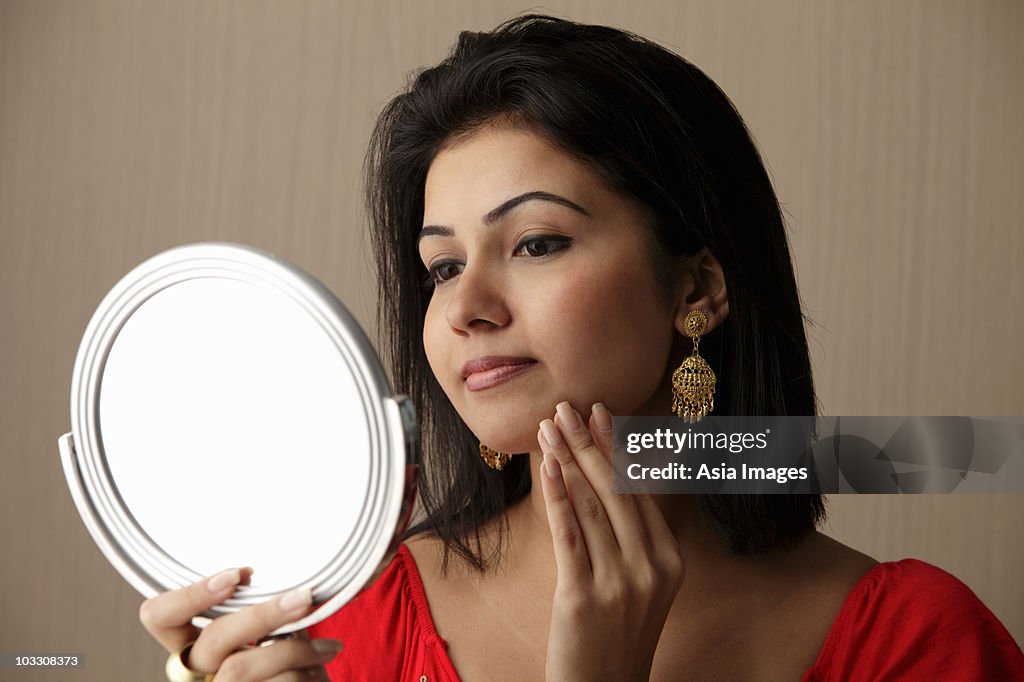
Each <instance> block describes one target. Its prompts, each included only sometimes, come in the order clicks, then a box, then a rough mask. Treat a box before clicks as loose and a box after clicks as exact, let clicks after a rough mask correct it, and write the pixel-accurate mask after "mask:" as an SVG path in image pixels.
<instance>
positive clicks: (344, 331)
mask: <svg viewBox="0 0 1024 682" xmlns="http://www.w3.org/2000/svg"><path fill="white" fill-rule="evenodd" d="M207 277H212V278H227V279H233V280H237V281H241V282H246V283H249V284H253V285H256V286H259V287H263V288H271V289H273V290H275V291H277V292H279V293H284V294H286V295H287V296H288V297H289V298H290V299H291V300H293V301H294V302H295V304H296V305H299V306H301V307H302V309H303V310H304V311H305V312H306V313H307V314H309V315H310V316H312V317H313V319H314V320H316V322H317V323H318V324H319V326H320V327H321V329H322V330H323V331H324V333H325V334H327V335H328V336H329V338H330V340H331V342H332V343H333V344H334V346H335V347H336V348H337V349H338V353H339V355H340V356H341V357H342V358H343V359H344V361H345V363H346V364H347V366H348V367H349V368H350V370H351V372H352V376H353V377H354V379H355V381H356V383H357V386H358V390H359V393H360V396H361V398H362V403H363V406H364V407H365V409H366V414H365V417H366V420H367V427H368V429H367V431H368V433H369V434H370V453H368V456H369V457H370V460H371V462H370V479H369V481H370V483H369V489H368V490H367V491H366V504H365V505H364V507H363V509H362V512H361V516H360V518H359V520H358V521H357V523H356V534H355V535H354V536H353V537H350V538H345V539H343V542H342V543H341V546H340V547H339V548H338V551H337V553H335V554H334V556H333V558H332V560H331V561H329V562H328V563H327V565H325V566H323V568H322V569H321V570H319V571H317V572H316V573H315V574H313V575H311V576H309V577H308V578H307V579H306V580H304V581H302V582H301V583H299V584H296V585H290V586H287V587H286V588H282V589H278V590H267V589H261V588H258V587H248V586H242V587H240V588H239V589H238V590H237V592H236V593H235V595H234V596H233V597H232V598H231V599H229V600H227V601H225V602H224V603H223V604H221V605H218V606H215V607H214V608H212V609H210V610H209V611H207V612H204V613H203V615H202V616H200V617H197V618H195V619H194V620H193V623H194V624H195V625H196V626H198V627H204V626H206V625H208V624H209V623H210V622H211V621H212V619H213V618H216V617H218V616H221V615H225V614H228V613H234V612H237V611H239V610H241V609H243V608H246V607H248V606H252V605H254V604H257V603H260V602H263V601H266V600H267V599H271V598H273V597H274V596H276V595H277V594H280V593H282V592H284V591H286V590H287V589H294V588H309V589H310V590H311V591H312V593H313V602H314V604H316V605H318V608H317V609H315V610H314V611H313V612H312V613H310V614H309V615H308V616H306V617H305V618H303V619H301V620H298V621H295V622H293V623H289V624H288V625H285V626H283V627H281V628H279V629H278V630H276V631H274V632H273V633H271V634H272V635H282V634H287V633H289V632H293V631H295V630H299V629H302V628H305V627H308V626H309V625H312V624H313V623H316V622H319V621H320V620H323V619H324V618H326V617H327V616H329V615H331V614H332V613H334V612H336V611H337V610H338V609H340V608H341V607H342V606H343V605H344V604H346V603H347V602H348V601H350V600H351V599H352V598H353V597H355V596H356V595H357V594H358V593H359V592H360V591H361V590H362V589H363V588H364V587H366V586H367V585H369V584H371V583H372V582H373V581H374V580H376V578H377V577H379V575H380V574H381V573H382V572H383V570H384V569H385V568H386V567H387V565H388V564H389V563H390V561H391V559H392V557H393V556H394V554H395V552H396V550H397V548H398V545H399V543H400V542H401V537H402V535H403V533H404V531H405V529H406V527H407V526H408V523H409V520H410V517H411V514H412V508H413V502H414V499H415V486H416V480H417V477H418V473H419V449H418V443H419V434H418V427H417V420H416V415H415V410H414V408H413V406H412V404H411V402H410V401H409V399H408V398H407V397H405V396H402V395H392V394H391V390H390V387H389V385H388V382H387V378H386V376H385V373H384V369H383V367H382V366H381V364H380V361H379V360H378V358H377V355H376V352H375V351H374V349H373V346H372V345H371V343H370V341H369V339H368V338H367V337H366V335H365V334H364V333H363V331H362V329H361V328H360V327H359V325H358V323H357V322H356V321H355V319H354V318H353V317H352V316H351V315H350V314H349V312H348V311H347V310H346V309H345V307H344V306H343V305H342V304H341V303H340V301H338V299H337V298H336V297H335V296H334V295H333V294H332V293H331V292H330V291H329V290H328V289H327V288H326V287H324V286H323V285H322V284H321V283H320V282H319V281H318V280H316V279H315V278H313V277H312V276H310V275H309V274H307V273H306V272H304V271H303V270H301V269H300V268H298V267H297V266H295V265H293V264H291V263H289V262H287V261H285V260H283V259H280V258H278V257H276V256H273V255H272V254H269V253H267V252H265V251H262V250H259V249H256V248H253V247H250V246H245V245H240V244H229V243H215V242H206V243H198V244H188V245H185V246H179V247H175V248H172V249H170V250H168V251H164V252H163V253H160V254H158V255H156V256H154V257H152V258H150V259H149V260H147V261H145V262H144V263H142V264H141V265H139V266H138V267H136V268H135V269H133V270H132V271H131V272H130V273H128V274H127V275H126V276H125V277H123V278H122V279H121V280H120V281H119V282H118V283H117V284H116V285H115V286H114V287H113V288H112V289H111V290H110V292H109V293H108V294H107V295H106V296H105V297H104V299H103V301H102V303H101V304H100V305H99V307H98V308H97V309H96V311H95V313H94V314H93V316H92V319H91V320H90V322H89V324H88V326H87V327H86V330H85V333H84V335H83V337H82V342H81V345H80V346H79V349H78V354H77V356H76V359H75V366H74V371H73V375H72V381H71V432H70V433H67V434H64V435H63V436H62V437H61V438H60V439H59V441H58V445H59V449H60V454H61V462H62V464H63V468H64V474H65V477H66V479H67V483H68V488H69V489H70V492H71V496H72V498H73V500H74V503H75V506H76V508H77V509H78V512H79V514H80V515H81V517H82V520H83V522H84V523H85V526H86V528H87V530H88V531H89V534H90V535H91V536H92V538H93V540H94V541H95V542H96V544H97V545H98V546H99V548H100V550H101V551H102V552H103V554H104V556H105V557H106V558H107V560H108V561H110V563H111V564H112V565H113V566H114V568H115V569H116V570H117V571H118V572H119V573H120V574H121V576H122V577H123V578H124V579H125V580H127V581H128V583H129V584H131V585H132V587H134V588H135V589H136V590H137V591H138V592H140V593H141V594H142V595H143V596H144V597H147V598H148V597H152V596H155V595H156V594H158V593H160V592H163V591H166V590H171V589H176V588H180V587H184V586H186V585H189V584H191V583H193V582H196V581H198V580H200V579H201V578H202V577H203V576H201V575H199V574H198V573H196V572H195V571H193V570H191V569H189V568H188V567H187V566H184V565H182V564H181V563H179V562H178V561H177V560H175V558H174V557H172V556H169V555H168V554H167V553H166V552H164V551H163V550H162V549H161V548H160V547H159V546H157V545H156V543H155V542H154V541H153V540H152V539H151V538H150V537H149V536H147V535H146V533H145V532H144V531H143V529H142V528H141V527H140V526H139V524H138V523H137V522H136V520H135V519H134V518H133V517H132V514H131V513H130V511H129V510H128V509H127V507H126V506H125V504H124V501H123V500H122V498H121V496H120V494H119V493H118V491H117V488H116V486H115V484H114V481H113V480H112V477H111V474H110V471H109V468H108V467H107V465H106V461H105V454H104V450H103V443H102V438H101V429H100V424H99V398H100V388H101V383H102V376H103V370H104V366H105V362H106V359H107V356H108V355H109V353H110V349H111V348H112V346H113V343H114V340H115V339H116V337H117V334H118V332H119V331H120V329H121V328H122V327H123V326H124V324H125V323H126V322H127V321H128V319H129V318H130V317H131V315H132V314H133V313H134V312H135V311H136V310H137V309H138V308H139V307H140V306H142V305H143V304H144V303H145V302H146V301H147V300H148V299H149V298H150V297H152V296H154V295H155V294H157V293H158V292H160V291H162V290H164V289H166V288H167V287H170V286H173V285H175V284H178V283H181V282H186V281H191V280H195V279H198V278H207ZM189 502H190V501H189V500H188V499H186V498H183V499H182V504H189Z"/></svg>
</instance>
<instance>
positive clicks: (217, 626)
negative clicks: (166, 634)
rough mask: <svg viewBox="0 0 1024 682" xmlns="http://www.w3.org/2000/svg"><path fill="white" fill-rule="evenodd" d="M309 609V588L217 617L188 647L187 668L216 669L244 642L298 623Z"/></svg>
mask: <svg viewBox="0 0 1024 682" xmlns="http://www.w3.org/2000/svg"><path fill="white" fill-rule="evenodd" d="M311 607H312V594H311V593H310V591H309V589H298V590H292V591H291V592H287V593H285V594H283V595H281V596H279V597H275V598H274V599H268V600H267V601H265V602H263V603H262V604H257V605H255V606H250V607H248V608H246V609H243V610H241V611H238V612H237V613H231V614H228V615H226V616H221V617H220V618H217V619H216V620H215V621H213V622H212V623H210V624H209V625H207V626H206V628H205V629H204V630H203V632H202V634H201V635H199V639H197V640H196V643H195V644H194V645H193V646H192V651H191V653H190V654H189V658H190V659H191V661H192V665H191V666H190V667H191V668H193V669H194V670H196V671H198V672H203V673H208V672H212V671H214V670H217V669H218V668H220V666H221V663H222V662H223V661H224V660H225V659H226V658H227V657H228V656H230V655H231V654H232V653H233V652H235V651H238V650H240V649H243V648H245V645H246V643H247V642H251V641H256V640H259V639H261V638H263V637H265V636H266V635H268V634H269V633H271V632H273V631H274V630H277V629H278V628H279V627H281V626H282V625H287V624H288V623H291V622H293V621H295V620H298V619H299V618H301V617H303V616H305V615H306V614H307V613H309V611H310V609H311ZM288 641H291V640H288ZM274 646H277V644H275V645H274Z"/></svg>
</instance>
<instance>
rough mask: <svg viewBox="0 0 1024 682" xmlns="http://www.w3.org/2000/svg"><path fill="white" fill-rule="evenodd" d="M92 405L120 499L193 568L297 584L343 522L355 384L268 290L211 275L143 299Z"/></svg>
mask: <svg viewBox="0 0 1024 682" xmlns="http://www.w3.org/2000/svg"><path fill="white" fill-rule="evenodd" d="M99 416H100V425H101V433H102V437H103V445H104V451H105V453H106V456H107V462H108V465H109V467H110V473H111V475H112V477H113V481H114V484H115V486H116V487H117V490H118V492H119V493H120V494H121V496H122V497H123V498H124V501H125V504H126V505H127V507H128V510H129V511H130V512H131V514H132V515H133V516H134V517H135V519H136V520H137V521H138V523H139V525H140V526H141V527H142V529H143V530H144V531H145V532H146V533H147V534H148V535H149V536H150V537H151V538H152V539H153V540H154V541H155V542H156V543H157V544H158V545H159V546H161V547H162V548H163V549H164V550H165V551H166V552H167V553H168V554H170V555H171V556H174V557H175V558H176V559H177V560H178V561H180V562H182V563H183V564H184V565H185V566H187V567H189V568H190V569H193V570H195V571H197V572H199V573H201V574H204V575H205V574H210V573H213V572H215V571H218V570H221V569H223V568H225V567H228V566H246V565H248V566H252V567H253V568H254V569H255V571H256V572H255V574H254V576H253V585H254V586H278V587H280V586H284V585H292V584H298V583H300V582H301V581H302V580H304V579H306V578H307V577H309V576H310V575H312V574H313V573H315V572H316V571H317V570H318V569H320V568H321V567H322V566H324V565H326V564H327V562H328V561H329V560H330V559H331V557H332V556H333V554H334V553H335V552H336V551H337V545H336V544H335V542H332V540H335V541H336V540H337V539H339V538H345V537H349V536H350V535H351V534H352V531H353V528H354V525H355V522H356V519H357V517H358V515H359V512H360V510H361V505H362V500H363V498H364V497H365V494H366V489H367V486H368V476H369V471H368V469H369V458H368V457H367V456H366V453H367V452H368V451H369V444H368V434H367V422H366V418H365V416H364V414H363V410H362V406H361V404H360V401H359V393H358V390H357V387H356V385H355V383H354V381H353V377H352V373H351V372H350V371H349V369H348V367H347V366H346V363H345V362H344V358H343V357H342V356H341V355H340V354H339V353H338V351H337V349H336V348H334V346H333V344H332V343H331V342H330V338H329V337H328V336H327V335H326V334H324V332H323V330H322V329H321V328H320V327H319V325H318V324H317V322H316V321H315V320H314V319H313V318H312V317H310V316H309V315H308V314H306V312H305V311H304V310H302V309H301V308H299V307H298V306H296V305H295V304H294V303H293V302H292V301H291V300H290V299H289V298H287V297H286V296H284V295H282V294H281V293H279V292H276V291H273V290H270V289H266V288H262V287H258V286H256V285H254V284H250V283H248V282H239V281H236V280H230V279H223V278H214V277H206V278H202V279H196V280H191V281H188V282H183V283H180V284H176V285H174V286H172V287H168V288H167V289H164V290H163V291H161V292H160V293H158V294H156V295H155V296H153V297H152V298H150V299H149V300H147V301H146V302H145V303H144V304H142V306H140V307H139V308H138V309H137V310H136V311H135V313H134V314H133V315H132V316H131V318H130V319H129V320H128V322H127V323H126V324H125V325H124V327H123V328H122V329H121V331H120V332H119V333H118V335H117V337H116V339H115V340H114V344H113V347H112V348H111V351H110V355H109V357H108V358H107V364H106V368H105V370H104V373H103V382H102V384H101V387H100V412H99Z"/></svg>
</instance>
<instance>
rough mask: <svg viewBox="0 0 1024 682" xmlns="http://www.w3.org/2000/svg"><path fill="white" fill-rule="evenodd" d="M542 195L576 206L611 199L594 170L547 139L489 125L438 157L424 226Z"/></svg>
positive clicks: (432, 166)
mask: <svg viewBox="0 0 1024 682" xmlns="http://www.w3.org/2000/svg"><path fill="white" fill-rule="evenodd" d="M538 190H540V191H547V192H553V193H557V194H560V195H563V196H567V197H569V198H572V200H573V201H576V202H578V203H584V202H590V203H595V202H601V201H602V200H608V198H609V197H608V196H607V195H608V194H609V193H610V190H609V189H608V188H607V187H605V185H604V183H603V182H602V181H601V178H600V176H599V175H598V174H597V173H596V172H595V171H594V170H593V169H591V168H590V167H589V166H587V165H586V164H584V163H583V162H581V161H579V160H577V159H575V158H574V157H572V156H571V155H569V154H568V153H566V152H565V151H563V150H561V149H559V148H558V147H556V146H555V145H554V144H552V143H551V142H550V141H549V140H548V139H547V138H546V137H544V136H542V135H540V134H538V133H536V132H533V131H530V130H529V129H526V128H522V127H512V126H508V125H487V126H485V127H481V128H478V129H476V130H474V131H472V132H471V133H468V134H466V135H464V136H461V137H459V138H458V139H456V140H454V141H452V142H451V143H449V144H448V145H446V146H445V147H444V148H442V150H441V151H440V152H438V154H437V155H436V156H435V157H434V160H433V162H432V163H431V164H430V168H429V170H428V171H427V179H426V184H425V187H424V213H425V215H424V222H425V223H429V222H431V214H432V213H435V212H437V213H440V212H444V213H446V214H450V213H453V212H457V213H459V214H464V213H466V212H472V213H473V214H476V215H477V217H479V216H480V215H483V214H485V213H486V212H487V211H489V210H491V209H492V208H494V206H495V205H496V204H498V203H500V202H501V201H503V200H504V199H506V198H508V197H511V196H515V195H518V194H521V193H523V192H529V191H538ZM443 217H444V216H441V215H438V216H437V219H438V220H440V219H442V218H443Z"/></svg>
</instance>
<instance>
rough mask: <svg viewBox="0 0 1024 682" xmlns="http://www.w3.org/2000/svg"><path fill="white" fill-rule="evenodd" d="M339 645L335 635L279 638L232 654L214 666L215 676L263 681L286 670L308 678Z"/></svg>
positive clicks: (223, 681) (221, 681)
mask: <svg viewBox="0 0 1024 682" xmlns="http://www.w3.org/2000/svg"><path fill="white" fill-rule="evenodd" d="M341 648H342V645H341V642H339V641H338V640H336V639H315V640H313V641H309V640H304V639H299V638H293V639H278V640H274V641H273V644H268V645H266V646H258V647H253V648H251V649H245V650H243V651H239V652H236V653H234V654H231V655H230V656H228V657H227V658H226V659H225V660H224V662H223V663H222V664H221V665H220V667H219V668H218V669H217V675H216V679H217V682H250V681H256V680H259V681H260V682H262V681H263V680H267V679H277V677H279V676H285V675H288V674H292V675H298V676H299V678H298V679H310V677H309V676H310V675H312V674H316V673H318V670H322V669H323V665H324V664H325V663H327V662H328V661H330V660H331V659H333V658H334V657H335V656H337V655H338V652H340V651H341ZM314 679H315V678H314Z"/></svg>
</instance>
